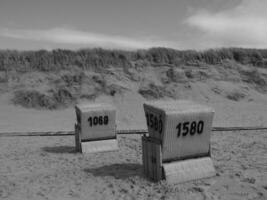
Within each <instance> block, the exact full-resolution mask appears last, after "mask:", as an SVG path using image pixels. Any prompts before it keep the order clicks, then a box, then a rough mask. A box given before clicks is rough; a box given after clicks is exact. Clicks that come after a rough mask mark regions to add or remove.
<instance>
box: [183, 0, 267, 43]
mask: <svg viewBox="0 0 267 200" xmlns="http://www.w3.org/2000/svg"><path fill="white" fill-rule="evenodd" d="M266 8H267V1H266V0H253V1H251V0H242V1H241V3H240V4H239V5H238V6H237V7H235V8H232V9H229V10H225V11H221V12H218V13H211V12H207V11H198V12H197V13H196V14H194V15H192V16H190V17H189V18H187V19H186V21H185V23H186V24H187V25H189V26H191V27H194V28H197V29H198V30H201V31H202V34H203V36H202V40H203V43H204V42H206V43H207V45H209V46H240V47H247V48H267V12H266Z"/></svg>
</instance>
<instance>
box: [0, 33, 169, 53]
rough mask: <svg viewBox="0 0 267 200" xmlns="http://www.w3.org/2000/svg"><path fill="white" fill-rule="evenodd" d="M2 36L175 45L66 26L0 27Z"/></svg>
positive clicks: (113, 44) (65, 41) (59, 41)
mask: <svg viewBox="0 0 267 200" xmlns="http://www.w3.org/2000/svg"><path fill="white" fill-rule="evenodd" d="M0 36H2V37H7V38H13V39H22V40H31V41H39V42H50V43H56V44H69V45H82V46H90V47H103V48H123V49H143V48H150V47H154V46H163V47H172V45H173V43H172V42H169V41H163V40H159V39H155V38H153V37H149V38H130V37H124V36H118V35H115V36H111V35H104V34H98V33H92V32H84V31H79V30H74V29H66V28H53V29H48V30H30V29H9V28H2V29H0ZM152 38H153V39H152Z"/></svg>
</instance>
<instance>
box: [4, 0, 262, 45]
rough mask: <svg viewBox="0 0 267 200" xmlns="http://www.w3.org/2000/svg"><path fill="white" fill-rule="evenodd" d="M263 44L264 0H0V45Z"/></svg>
mask: <svg viewBox="0 0 267 200" xmlns="http://www.w3.org/2000/svg"><path fill="white" fill-rule="evenodd" d="M157 46H163V47H171V48H175V49H207V48H218V47H247V48H267V0H0V49H6V48H8V49H19V50H23V49H25V50H29V49H48V50H50V49H54V48H68V49H79V48H92V47H102V48H111V49H113V48H122V49H142V48H150V47H157Z"/></svg>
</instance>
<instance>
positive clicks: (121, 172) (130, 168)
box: [84, 163, 144, 179]
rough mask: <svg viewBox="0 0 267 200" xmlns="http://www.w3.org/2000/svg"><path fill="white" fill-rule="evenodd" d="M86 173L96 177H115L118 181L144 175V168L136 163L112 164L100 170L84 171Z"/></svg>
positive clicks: (99, 168)
mask: <svg viewBox="0 0 267 200" xmlns="http://www.w3.org/2000/svg"><path fill="white" fill-rule="evenodd" d="M84 171H85V172H86V173H91V174H93V175H94V176H114V177H115V178H116V179H127V178H129V177H131V176H140V177H144V175H143V167H142V165H140V164H136V163H123V164H112V165H106V166H103V167H98V168H91V169H84Z"/></svg>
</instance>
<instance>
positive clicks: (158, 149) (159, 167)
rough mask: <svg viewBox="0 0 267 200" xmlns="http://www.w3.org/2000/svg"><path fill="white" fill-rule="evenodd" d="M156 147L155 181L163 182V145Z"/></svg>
mask: <svg viewBox="0 0 267 200" xmlns="http://www.w3.org/2000/svg"><path fill="white" fill-rule="evenodd" d="M154 147H155V151H154V152H155V159H156V163H155V171H156V172H155V181H160V180H162V152H161V145H159V144H154Z"/></svg>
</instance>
